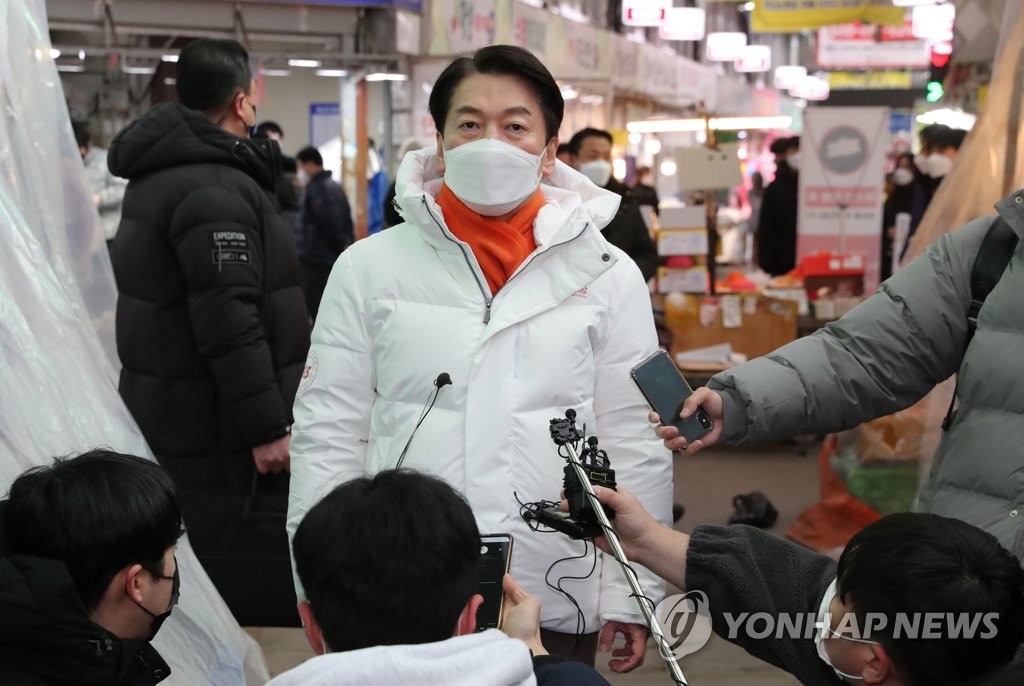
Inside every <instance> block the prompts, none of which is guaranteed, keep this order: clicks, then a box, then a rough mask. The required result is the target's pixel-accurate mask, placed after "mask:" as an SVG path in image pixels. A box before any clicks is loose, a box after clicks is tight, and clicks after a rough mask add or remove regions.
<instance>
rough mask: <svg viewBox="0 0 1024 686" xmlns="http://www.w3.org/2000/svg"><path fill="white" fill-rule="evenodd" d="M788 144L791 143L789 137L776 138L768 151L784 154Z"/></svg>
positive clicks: (774, 153)
mask: <svg viewBox="0 0 1024 686" xmlns="http://www.w3.org/2000/svg"><path fill="white" fill-rule="evenodd" d="M787 145H789V138H776V139H775V140H773V141H772V144H771V145H769V146H768V152H770V153H771V154H773V155H782V154H784V153H785V152H786V146H787Z"/></svg>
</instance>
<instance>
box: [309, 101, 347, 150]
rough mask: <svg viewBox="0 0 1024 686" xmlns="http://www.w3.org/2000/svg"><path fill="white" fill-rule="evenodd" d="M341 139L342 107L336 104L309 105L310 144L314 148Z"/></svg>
mask: <svg viewBox="0 0 1024 686" xmlns="http://www.w3.org/2000/svg"><path fill="white" fill-rule="evenodd" d="M340 137H341V105H339V104H338V103H336V102H311V103H310V104H309V144H310V145H312V146H313V147H314V148H319V147H320V146H321V145H323V144H325V143H328V142H330V141H332V140H334V139H335V138H340Z"/></svg>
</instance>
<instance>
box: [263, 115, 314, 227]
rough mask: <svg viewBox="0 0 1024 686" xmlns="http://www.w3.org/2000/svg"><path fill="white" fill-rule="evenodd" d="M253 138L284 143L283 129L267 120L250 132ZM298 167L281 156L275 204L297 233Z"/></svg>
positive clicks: (290, 160)
mask: <svg viewBox="0 0 1024 686" xmlns="http://www.w3.org/2000/svg"><path fill="white" fill-rule="evenodd" d="M252 137H253V138H257V139H259V138H269V139H270V140H272V141H275V142H276V143H277V144H278V147H280V146H281V145H282V144H283V142H284V129H282V128H281V125H280V124H278V123H277V122H275V121H270V120H267V121H265V122H261V123H260V124H257V125H256V127H255V128H254V129H253V130H252ZM298 172H299V170H298V167H297V166H296V163H295V158H294V157H289V156H287V155H284V154H282V155H281V175H280V177H278V181H277V193H276V195H277V202H278V203H279V204H280V205H281V213H282V214H283V215H284V217H285V219H287V220H288V224H289V225H290V226H291V227H292V228H293V229H294V230H295V232H296V233H298V225H299V199H300V198H301V197H302V184H300V183H299V176H298Z"/></svg>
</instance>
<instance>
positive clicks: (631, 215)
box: [567, 128, 658, 281]
mask: <svg viewBox="0 0 1024 686" xmlns="http://www.w3.org/2000/svg"><path fill="white" fill-rule="evenodd" d="M612 142H613V141H612V135H611V134H610V133H608V132H607V131H602V130H600V129H592V128H586V129H582V130H580V131H577V132H576V133H575V134H573V137H572V138H570V139H569V144H568V149H567V152H568V154H569V159H570V163H569V164H570V166H571V167H572V168H573V169H575V170H576V171H578V172H579V173H581V174H583V175H584V176H586V177H587V178H588V179H590V181H591V182H592V183H593V184H594V185H595V186H597V187H598V188H603V189H605V190H608V191H612V192H613V193H618V194H619V196H621V197H622V202H621V203H620V204H619V211H618V212H617V213H616V214H615V217H614V218H613V219H612V220H611V221H610V222H608V225H607V226H605V227H604V229H602V231H601V233H603V234H604V237H605V238H606V239H607V240H608V242H609V243H611V244H612V245H614V246H616V247H617V248H621V249H622V251H623V252H625V253H626V254H627V255H629V256H630V257H631V258H632V259H633V261H634V262H636V266H637V267H639V269H640V273H641V274H643V276H644V280H645V281H650V280H651V278H652V277H653V276H654V275H655V273H656V272H657V271H658V249H657V248H656V247H655V245H654V241H653V240H651V234H650V232H649V231H648V230H647V224H646V223H645V222H644V219H643V217H642V216H641V214H640V207H639V204H638V203H637V201H636V197H635V196H634V194H633V189H632V188H630V187H629V186H627V185H626V184H624V183H622V182H621V181H619V180H618V179H616V178H615V176H614V175H613V174H612Z"/></svg>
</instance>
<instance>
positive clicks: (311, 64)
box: [288, 60, 320, 69]
mask: <svg viewBox="0 0 1024 686" xmlns="http://www.w3.org/2000/svg"><path fill="white" fill-rule="evenodd" d="M288 66H289V67H307V68H309V69H316V68H318V67H319V66H320V60H288Z"/></svg>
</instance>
